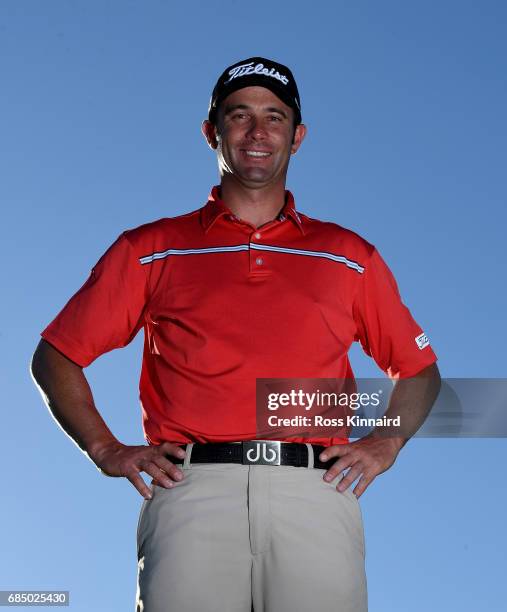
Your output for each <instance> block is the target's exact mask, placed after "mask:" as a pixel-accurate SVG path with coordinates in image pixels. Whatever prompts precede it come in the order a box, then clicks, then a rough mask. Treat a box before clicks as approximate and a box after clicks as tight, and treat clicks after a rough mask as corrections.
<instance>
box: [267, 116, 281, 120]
mask: <svg viewBox="0 0 507 612" xmlns="http://www.w3.org/2000/svg"><path fill="white" fill-rule="evenodd" d="M269 120H270V121H281V120H282V118H281V117H279V116H278V115H271V116H270V117H269Z"/></svg>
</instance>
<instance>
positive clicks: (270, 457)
mask: <svg viewBox="0 0 507 612" xmlns="http://www.w3.org/2000/svg"><path fill="white" fill-rule="evenodd" d="M242 444H243V465H280V464H281V463H280V462H281V456H280V455H281V453H280V450H281V447H282V443H281V442H279V441H277V440H247V441H245V442H243V443H242Z"/></svg>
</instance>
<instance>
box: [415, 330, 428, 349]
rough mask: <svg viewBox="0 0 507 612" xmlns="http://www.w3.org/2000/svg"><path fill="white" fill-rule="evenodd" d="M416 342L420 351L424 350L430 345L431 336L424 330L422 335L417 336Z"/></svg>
mask: <svg viewBox="0 0 507 612" xmlns="http://www.w3.org/2000/svg"><path fill="white" fill-rule="evenodd" d="M415 342H416V344H417V346H418V347H419V350H420V351H422V350H423V348H425V347H426V346H429V345H430V341H429V338H428V336H427V335H426V334H425V333H424V332H423V333H422V334H421V335H420V336H416V337H415Z"/></svg>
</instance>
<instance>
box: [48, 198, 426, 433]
mask: <svg viewBox="0 0 507 612" xmlns="http://www.w3.org/2000/svg"><path fill="white" fill-rule="evenodd" d="M218 194H219V190H218V188H217V187H214V188H213V190H212V192H211V195H210V197H209V200H208V202H207V204H206V205H205V206H204V207H202V208H200V209H198V210H196V211H194V212H191V213H188V214H186V215H182V216H180V217H175V218H170V219H160V220H159V221H155V222H153V223H148V224H146V225H142V226H140V227H138V228H136V229H133V230H129V231H126V232H124V233H123V234H122V235H121V236H120V237H119V238H118V240H116V242H115V243H114V244H113V245H112V246H111V247H110V248H109V249H108V251H107V252H106V253H105V254H104V255H103V256H102V258H101V259H100V260H99V262H98V263H97V265H96V266H95V267H94V268H93V270H92V272H91V275H90V277H89V278H88V280H87V281H86V283H85V284H84V285H83V287H81V289H80V290H79V291H78V292H77V293H76V294H75V295H74V296H73V297H72V298H71V299H70V301H69V302H68V303H67V305H66V306H65V307H64V309H63V310H62V311H61V312H60V314H59V315H58V316H57V317H56V319H55V320H54V321H53V322H52V323H51V324H50V325H49V326H48V327H47V328H46V329H45V330H44V331H43V332H42V337H43V338H44V339H45V340H47V341H48V342H49V343H51V344H52V345H53V346H54V347H55V348H57V349H58V350H59V351H61V352H62V353H63V354H64V355H66V356H67V357H68V358H69V359H71V360H72V361H74V362H75V363H77V364H79V365H80V366H82V367H85V366H88V365H89V364H90V363H91V362H92V361H93V360H94V359H96V358H97V357H99V355H102V354H103V353H106V352H108V351H110V350H112V349H115V348H119V347H122V346H125V345H126V344H128V343H129V342H130V341H131V340H132V339H133V338H134V336H135V335H136V334H137V332H138V331H139V330H140V329H141V328H144V332H145V342H144V356H143V366H142V373H141V380H140V398H141V404H142V415H143V427H144V432H145V436H146V439H147V441H148V442H149V443H150V444H160V443H161V442H163V441H166V440H167V441H172V442H178V443H180V442H181V443H183V442H219V441H233V440H246V439H253V438H255V437H256V405H255V393H256V379H257V378H346V377H351V376H352V370H351V367H350V363H349V360H348V358H347V352H348V350H349V348H350V345H351V344H352V342H354V341H355V340H357V341H360V342H361V344H362V346H363V349H364V350H365V352H366V353H367V354H368V355H371V356H372V357H373V358H374V359H375V361H376V362H377V364H378V365H379V367H380V368H381V369H382V370H384V371H385V372H386V373H387V374H388V375H389V376H391V377H394V378H397V377H409V376H412V375H414V374H416V373H417V372H419V371H420V370H421V369H423V368H425V367H426V366H428V365H430V364H431V363H433V362H434V361H435V360H436V356H435V354H434V353H433V351H432V349H431V348H430V346H429V343H428V342H427V339H426V337H425V336H424V334H423V332H422V330H421V328H420V327H419V326H418V325H417V323H416V322H415V321H414V319H413V318H412V316H411V315H410V312H409V310H408V309H407V308H406V307H405V306H404V305H403V303H402V302H401V299H400V295H399V293H398V289H397V286H396V282H395V280H394V278H393V276H392V274H391V272H390V271H389V269H388V268H387V266H386V264H385V263H384V261H383V260H382V258H381V257H380V255H379V254H378V252H377V251H376V249H375V248H374V247H373V246H372V245H371V244H369V243H368V242H366V241H365V240H364V239H363V238H361V237H360V236H358V235H357V234H355V233H354V232H351V231H350V230H347V229H344V228H342V227H340V226H339V225H336V224H334V223H329V222H323V221H318V220H316V219H312V218H310V217H307V216H306V215H304V214H302V213H298V212H296V210H295V207H294V200H293V197H292V195H291V194H290V192H287V197H286V204H285V206H284V208H283V210H282V211H281V213H280V215H279V216H278V218H277V219H276V220H274V221H271V222H269V223H267V224H266V225H263V226H262V227H261V228H258V229H256V228H255V227H253V226H252V225H250V224H249V223H246V222H244V221H242V220H240V219H238V218H236V217H235V216H234V215H232V213H231V211H230V210H229V209H228V208H227V206H226V205H225V204H224V203H223V202H222V201H221V200H220V198H219V195H218ZM291 440H293V441H304V442H308V441H311V442H318V443H323V444H326V445H328V444H331V443H338V442H344V441H346V439H343V438H326V439H322V438H312V439H300V440H297V439H295V438H291Z"/></svg>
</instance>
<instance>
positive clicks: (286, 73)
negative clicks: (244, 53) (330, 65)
mask: <svg viewBox="0 0 507 612" xmlns="http://www.w3.org/2000/svg"><path fill="white" fill-rule="evenodd" d="M254 86H258V87H266V89H269V90H270V91H272V92H273V93H274V94H275V96H278V97H279V98H280V100H281V101H282V102H284V103H285V104H287V106H290V107H291V108H292V109H293V111H294V116H295V120H296V124H299V123H301V102H300V100H299V92H298V88H297V85H296V81H295V80H294V75H293V74H292V72H291V71H290V69H289V68H287V66H284V65H283V64H279V63H278V62H274V61H273V60H269V59H265V58H264V57H250V58H248V59H246V60H242V61H240V62H236V63H235V64H233V65H232V66H229V67H228V68H226V69H225V70H224V72H223V73H222V75H221V76H220V78H219V79H218V81H217V84H216V85H215V87H214V89H213V93H212V94H211V100H210V103H209V109H208V119H209V120H210V121H211V122H212V123H215V120H216V113H217V108H218V105H219V104H220V102H222V100H224V99H225V98H226V97H227V96H228V95H229V94H231V93H232V92H233V91H237V90H238V89H243V87H254Z"/></svg>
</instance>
